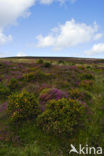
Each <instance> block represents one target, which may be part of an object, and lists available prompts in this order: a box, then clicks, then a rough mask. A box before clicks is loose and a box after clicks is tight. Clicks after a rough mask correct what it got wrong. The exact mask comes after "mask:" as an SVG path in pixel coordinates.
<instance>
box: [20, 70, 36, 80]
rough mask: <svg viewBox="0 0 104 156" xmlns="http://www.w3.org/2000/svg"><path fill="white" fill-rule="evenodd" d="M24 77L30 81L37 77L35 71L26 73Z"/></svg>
mask: <svg viewBox="0 0 104 156" xmlns="http://www.w3.org/2000/svg"><path fill="white" fill-rule="evenodd" d="M23 79H24V80H25V81H26V82H30V81H32V80H34V79H35V73H34V72H30V73H26V74H24V75H23Z"/></svg>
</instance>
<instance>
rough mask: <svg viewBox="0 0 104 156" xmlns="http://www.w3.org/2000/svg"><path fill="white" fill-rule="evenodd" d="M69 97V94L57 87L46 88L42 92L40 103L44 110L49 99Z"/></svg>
mask: <svg viewBox="0 0 104 156" xmlns="http://www.w3.org/2000/svg"><path fill="white" fill-rule="evenodd" d="M63 97H64V98H67V97H68V94H67V93H65V92H63V91H61V90H59V89H57V88H46V89H43V91H42V92H41V93H40V97H39V100H40V104H42V110H44V109H45V105H46V103H47V102H48V101H49V100H52V99H55V100H59V99H61V98H63Z"/></svg>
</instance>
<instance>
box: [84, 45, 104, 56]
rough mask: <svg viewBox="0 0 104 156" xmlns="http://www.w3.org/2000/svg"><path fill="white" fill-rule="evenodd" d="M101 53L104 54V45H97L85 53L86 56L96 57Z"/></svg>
mask: <svg viewBox="0 0 104 156" xmlns="http://www.w3.org/2000/svg"><path fill="white" fill-rule="evenodd" d="M99 53H104V43H98V44H95V45H93V47H92V48H91V49H89V50H87V51H85V54H86V55H94V54H99Z"/></svg>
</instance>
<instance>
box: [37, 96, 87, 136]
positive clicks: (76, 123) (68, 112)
mask: <svg viewBox="0 0 104 156" xmlns="http://www.w3.org/2000/svg"><path fill="white" fill-rule="evenodd" d="M85 112H86V107H85V105H83V104H81V103H80V102H78V101H76V100H72V99H65V98H62V99H59V100H51V101H48V102H47V107H46V110H45V111H44V112H43V113H42V114H41V115H39V116H38V118H37V124H38V126H39V127H40V128H41V129H42V130H43V131H45V132H47V133H52V134H55V135H59V136H64V137H65V136H67V135H68V136H71V135H72V134H73V133H75V132H77V133H78V130H79V128H81V127H83V126H84V122H83V121H84V118H85Z"/></svg>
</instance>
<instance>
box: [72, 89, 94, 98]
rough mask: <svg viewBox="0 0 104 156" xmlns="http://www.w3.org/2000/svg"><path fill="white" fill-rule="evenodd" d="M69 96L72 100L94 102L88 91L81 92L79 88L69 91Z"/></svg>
mask: <svg viewBox="0 0 104 156" xmlns="http://www.w3.org/2000/svg"><path fill="white" fill-rule="evenodd" d="M69 95H70V98H71V99H78V100H82V101H89V100H92V98H93V97H92V95H91V93H90V92H88V91H86V90H80V89H79V88H73V89H71V90H70V91H69Z"/></svg>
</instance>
